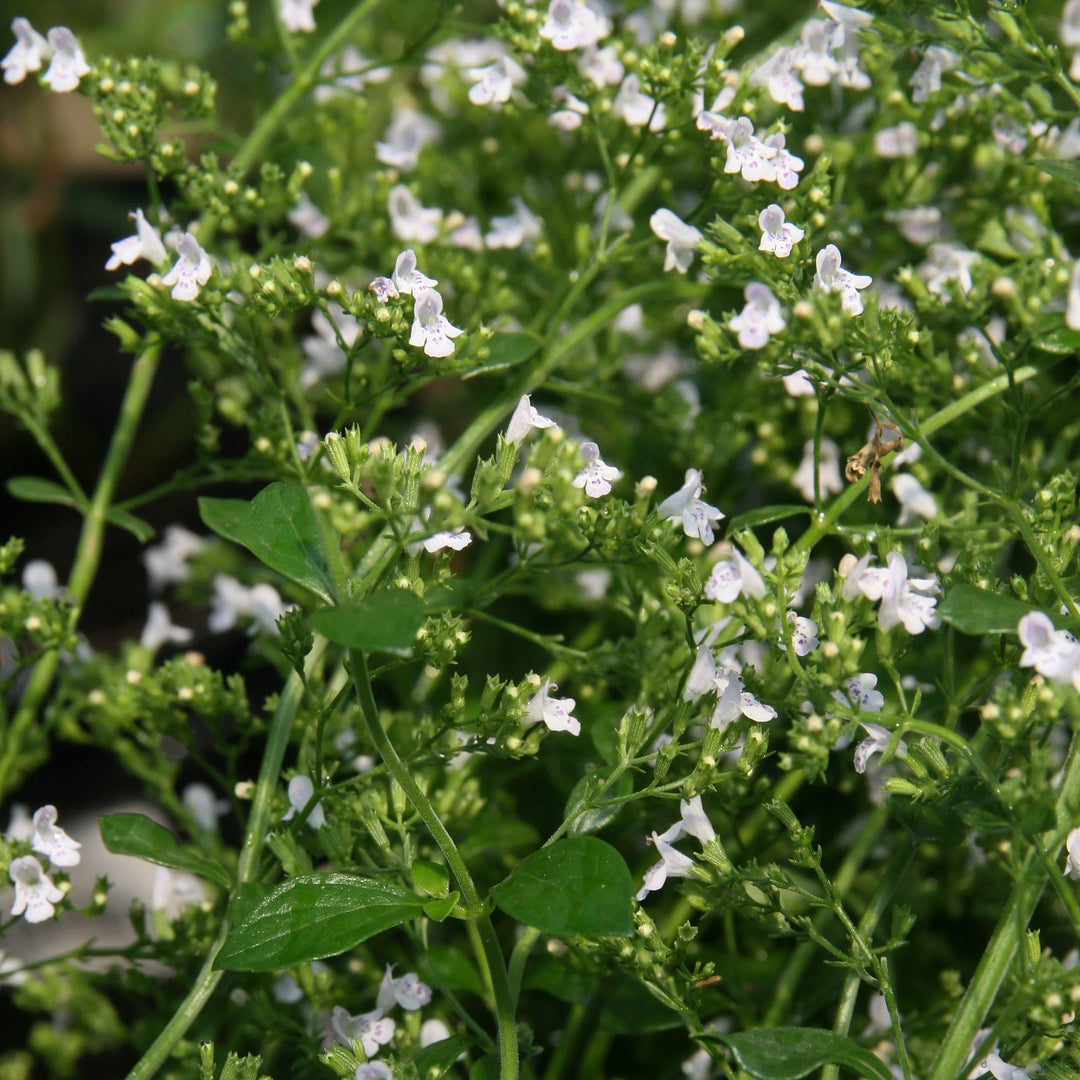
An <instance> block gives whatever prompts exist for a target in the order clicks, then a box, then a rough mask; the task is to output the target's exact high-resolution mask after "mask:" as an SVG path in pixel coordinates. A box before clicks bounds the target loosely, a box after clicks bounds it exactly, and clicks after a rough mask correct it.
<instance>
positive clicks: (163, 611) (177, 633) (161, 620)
mask: <svg viewBox="0 0 1080 1080" xmlns="http://www.w3.org/2000/svg"><path fill="white" fill-rule="evenodd" d="M190 640H191V631H190V630H188V629H187V628H186V627H183V626H177V625H175V623H173V621H172V619H170V618H169V609H168V608H167V607H166V606H165V605H164V604H163V603H162V602H161V601H160V600H152V601H151V602H150V606H149V607H148V608H147V609H146V625H145V626H144V627H143V631H142V634H141V635H140V637H139V644H140V645H141V646H142V647H143V648H144V649H150V650H151V651H152V652H157V650H158V649H160V648H161V646H162V645H165V644H167V643H168V642H173V643H174V644H176V645H184V644H186V643H187V642H189V641H190Z"/></svg>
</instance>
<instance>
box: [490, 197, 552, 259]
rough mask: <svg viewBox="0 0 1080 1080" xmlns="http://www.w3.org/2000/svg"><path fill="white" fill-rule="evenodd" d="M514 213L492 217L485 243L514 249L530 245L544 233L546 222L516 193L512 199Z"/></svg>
mask: <svg viewBox="0 0 1080 1080" xmlns="http://www.w3.org/2000/svg"><path fill="white" fill-rule="evenodd" d="M510 202H511V204H512V205H513V207H514V212H513V213H512V214H506V215H503V216H496V217H493V218H492V219H491V229H490V231H489V232H488V233H487V234H486V235H485V236H484V245H485V246H486V247H488V248H491V249H499V248H502V249H507V250H512V249H515V248H520V247H530V246H531V245H532V244H533V243H534V242H535V241H536V240H539V239H540V237H541V236H543V234H544V223H543V222H542V221H541V220H540V218H538V217H537V216H536V215H535V214H534V213H533V212H532V211H531V210H530V209H529V208H528V207H527V206H526V205H525V202H524V200H523V199H521V198H520V197H519V196H517V195H515V196H514V197H513V198H512V199H511V200H510Z"/></svg>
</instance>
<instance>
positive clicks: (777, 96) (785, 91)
mask: <svg viewBox="0 0 1080 1080" xmlns="http://www.w3.org/2000/svg"><path fill="white" fill-rule="evenodd" d="M795 61H796V54H795V51H794V50H793V49H791V48H788V47H786V46H785V47H781V48H779V49H777V50H776V52H774V53H773V54H772V56H770V57H769V58H768V59H767V60H765V61H764V62H763V63H761V64H758V66H757V67H756V68H755V69H754V70H753V71H752V72H751V73H750V84H751V86H760V87H762V88H763V89H766V90H768V92H769V97H771V98H772V99H773V101H775V102H776V103H777V104H778V105H786V106H787V107H788V108H789V109H791V110H793V111H794V112H802V111H803V108H804V103H803V82H802V79H800V78H799V76H798V74H797V72H796V70H795Z"/></svg>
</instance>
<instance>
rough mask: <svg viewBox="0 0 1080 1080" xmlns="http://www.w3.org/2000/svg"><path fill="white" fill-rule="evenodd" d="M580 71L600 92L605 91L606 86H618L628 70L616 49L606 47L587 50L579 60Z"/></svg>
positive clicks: (611, 46)
mask: <svg viewBox="0 0 1080 1080" xmlns="http://www.w3.org/2000/svg"><path fill="white" fill-rule="evenodd" d="M578 71H580V72H581V74H582V75H583V76H584V77H585V78H586V79H588V80H589V82H591V83H592V84H593V86H595V87H596V88H597V89H598V90H603V89H604V87H605V86H618V85H619V83H621V82H622V78H623V75H624V74H625V73H626V68H624V67H623V64H622V61H621V60H620V59H619V54H618V53H617V52H616V51H615V47H614V46H613V45H606V46H605V47H604V48H602V49H597V48H588V49H586V50H585V51H584V52H583V53H582V54H581V57H580V59H579V60H578Z"/></svg>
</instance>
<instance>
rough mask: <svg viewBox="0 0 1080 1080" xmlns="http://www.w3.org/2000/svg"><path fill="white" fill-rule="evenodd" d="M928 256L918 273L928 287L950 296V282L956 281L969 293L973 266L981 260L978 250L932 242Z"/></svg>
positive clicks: (937, 292) (941, 294) (932, 290)
mask: <svg viewBox="0 0 1080 1080" xmlns="http://www.w3.org/2000/svg"><path fill="white" fill-rule="evenodd" d="M927 254H928V258H927V259H926V261H925V262H923V263H921V264H920V266H919V267H918V270H917V272H918V275H919V277H921V278H922V279H923V280H924V281H925V282H926V287H927V288H928V289H929V290H930V291H931V292H932V293H936V294H937V295H938V296H948V295H949V289H948V283H949V282H950V281H955V282H957V284H958V285H959V286H960V291H961V292H962V293H963V294H965V295H967V292H968V290H970V288H971V268H972V266H974V265H975V263H977V262H978V261H979V255H978V253H977V252H974V251H969V250H968V249H967V248H964V247H961V246H960V245H959V244H947V243H942V244H931V245H930V250H929V252H928V253H927Z"/></svg>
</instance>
